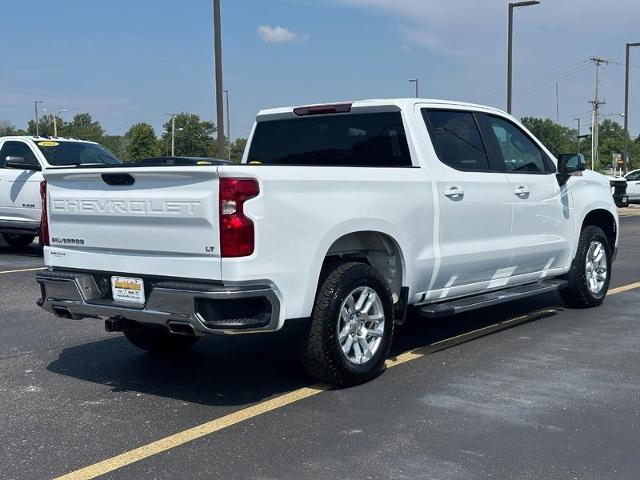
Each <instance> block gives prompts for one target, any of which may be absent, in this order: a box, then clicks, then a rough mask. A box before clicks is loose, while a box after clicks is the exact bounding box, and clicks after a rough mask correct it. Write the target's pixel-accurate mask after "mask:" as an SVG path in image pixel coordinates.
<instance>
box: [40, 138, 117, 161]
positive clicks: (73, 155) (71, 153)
mask: <svg viewBox="0 0 640 480" xmlns="http://www.w3.org/2000/svg"><path fill="white" fill-rule="evenodd" d="M36 145H37V146H38V149H40V151H41V152H42V154H43V155H44V157H45V158H46V159H47V163H48V164H49V165H51V166H54V167H60V166H63V165H91V164H100V165H117V164H119V163H122V162H121V161H120V160H118V158H117V157H116V156H115V155H114V154H113V153H111V152H110V151H109V150H107V149H106V148H104V147H102V146H101V145H98V144H97V143H88V142H57V141H52V140H46V141H39V142H36Z"/></svg>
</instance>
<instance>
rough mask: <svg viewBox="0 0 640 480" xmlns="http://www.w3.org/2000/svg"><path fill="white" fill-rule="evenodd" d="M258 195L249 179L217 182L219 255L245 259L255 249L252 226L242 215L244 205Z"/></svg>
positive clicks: (251, 180) (258, 191)
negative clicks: (218, 185)
mask: <svg viewBox="0 0 640 480" xmlns="http://www.w3.org/2000/svg"><path fill="white" fill-rule="evenodd" d="M259 193H260V187H259V186H258V182H257V181H256V180H253V179H249V178H221V179H220V254H221V256H222V257H247V256H249V255H251V254H252V253H253V250H254V248H255V232H254V228H253V222H252V221H251V220H250V219H249V218H247V217H245V215H244V202H245V201H247V200H249V199H250V198H253V197H255V196H257V195H258V194H259Z"/></svg>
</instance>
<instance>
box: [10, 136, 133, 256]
mask: <svg viewBox="0 0 640 480" xmlns="http://www.w3.org/2000/svg"><path fill="white" fill-rule="evenodd" d="M119 163H121V162H120V160H118V159H117V158H116V157H115V156H114V155H113V154H112V153H111V152H109V151H108V150H107V149H106V148H104V147H103V146H101V145H99V144H97V143H94V142H86V141H81V140H73V139H66V138H46V137H29V136H13V137H0V234H2V236H3V238H4V240H5V242H7V243H8V244H9V245H10V246H12V247H26V246H27V245H29V244H30V243H31V242H33V240H34V239H35V237H37V236H39V235H40V217H41V215H42V209H41V205H42V203H41V200H40V198H41V195H40V183H41V182H42V180H43V176H42V171H43V170H44V169H47V168H56V167H69V166H74V165H94V166H100V165H105V164H119Z"/></svg>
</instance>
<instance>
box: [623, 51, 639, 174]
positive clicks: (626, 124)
mask: <svg viewBox="0 0 640 480" xmlns="http://www.w3.org/2000/svg"><path fill="white" fill-rule="evenodd" d="M631 47H640V42H638V43H627V48H626V50H627V52H626V53H627V55H626V63H625V80H624V158H623V159H622V162H623V163H622V165H623V174H624V175H626V174H627V168H628V162H629V63H630V60H629V50H631Z"/></svg>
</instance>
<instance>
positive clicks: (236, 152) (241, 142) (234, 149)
mask: <svg viewBox="0 0 640 480" xmlns="http://www.w3.org/2000/svg"><path fill="white" fill-rule="evenodd" d="M246 147H247V139H246V138H236V141H235V142H233V143H232V144H231V161H232V162H233V163H240V162H241V161H242V155H243V154H244V149H245V148H246Z"/></svg>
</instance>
